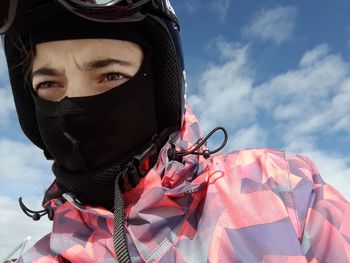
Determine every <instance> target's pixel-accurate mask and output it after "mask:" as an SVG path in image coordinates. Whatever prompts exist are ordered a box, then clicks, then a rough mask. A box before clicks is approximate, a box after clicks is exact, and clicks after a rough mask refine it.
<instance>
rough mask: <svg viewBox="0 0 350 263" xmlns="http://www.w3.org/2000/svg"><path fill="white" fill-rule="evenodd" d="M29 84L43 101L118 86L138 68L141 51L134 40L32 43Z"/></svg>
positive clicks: (77, 95)
mask: <svg viewBox="0 0 350 263" xmlns="http://www.w3.org/2000/svg"><path fill="white" fill-rule="evenodd" d="M35 51H36V53H35V56H34V59H33V66H32V86H33V89H34V91H35V92H36V93H37V94H38V96H39V97H40V98H42V99H45V100H50V101H60V100H62V99H63V98H64V97H83V96H92V95H97V94H100V93H103V92H106V91H108V90H110V89H112V88H115V87H118V86H120V85H121V84H123V83H125V82H127V81H128V80H129V79H130V78H132V77H133V76H134V75H135V74H136V73H137V71H138V70H139V68H140V66H141V63H142V60H143V52H142V49H141V48H140V46H138V45H137V44H135V43H132V42H128V41H122V40H112V39H80V40H62V41H53V42H46V43H42V44H38V45H36V50H35Z"/></svg>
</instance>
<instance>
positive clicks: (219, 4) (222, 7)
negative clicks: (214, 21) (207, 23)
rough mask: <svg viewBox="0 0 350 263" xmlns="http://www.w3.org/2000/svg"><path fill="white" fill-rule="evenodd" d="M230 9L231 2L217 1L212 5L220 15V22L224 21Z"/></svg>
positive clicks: (214, 10) (227, 0)
mask: <svg viewBox="0 0 350 263" xmlns="http://www.w3.org/2000/svg"><path fill="white" fill-rule="evenodd" d="M229 7H230V0H216V1H214V2H213V3H212V4H211V8H212V10H213V12H214V13H215V14H217V15H218V17H219V20H220V21H224V20H225V18H226V14H227V11H228V9H229Z"/></svg>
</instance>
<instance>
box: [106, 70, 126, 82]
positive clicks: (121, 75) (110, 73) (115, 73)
mask: <svg viewBox="0 0 350 263" xmlns="http://www.w3.org/2000/svg"><path fill="white" fill-rule="evenodd" d="M115 75H117V76H118V79H115V80H108V79H107V78H108V77H110V76H115ZM124 78H128V76H126V75H125V74H122V73H119V72H108V73H106V74H103V75H102V81H101V82H104V81H119V80H122V79H124Z"/></svg>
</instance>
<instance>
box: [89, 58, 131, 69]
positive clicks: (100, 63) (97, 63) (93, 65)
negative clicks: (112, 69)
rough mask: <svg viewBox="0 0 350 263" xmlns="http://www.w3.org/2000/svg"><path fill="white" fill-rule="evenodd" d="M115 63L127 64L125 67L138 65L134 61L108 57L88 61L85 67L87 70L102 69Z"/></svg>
mask: <svg viewBox="0 0 350 263" xmlns="http://www.w3.org/2000/svg"><path fill="white" fill-rule="evenodd" d="M115 64H117V65H120V66H125V67H136V66H137V65H136V64H135V63H132V62H129V61H125V60H120V59H112V58H107V59H96V60H91V61H89V62H88V63H85V64H84V68H85V69H86V70H93V69H101V68H105V67H108V66H111V65H115Z"/></svg>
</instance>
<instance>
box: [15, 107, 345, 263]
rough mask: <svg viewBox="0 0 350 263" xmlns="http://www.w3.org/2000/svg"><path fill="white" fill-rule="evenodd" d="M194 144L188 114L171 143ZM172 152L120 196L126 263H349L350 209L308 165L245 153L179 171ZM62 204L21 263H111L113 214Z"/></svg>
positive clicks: (192, 159) (192, 160) (195, 130)
mask: <svg viewBox="0 0 350 263" xmlns="http://www.w3.org/2000/svg"><path fill="white" fill-rule="evenodd" d="M200 137H201V134H200V130H199V127H198V123H197V120H196V118H195V116H194V115H193V114H192V113H191V112H190V110H189V109H188V108H187V109H186V114H185V120H184V125H183V129H182V130H181V132H179V134H177V136H176V138H175V139H174V138H173V139H174V140H176V141H175V144H176V145H177V147H179V148H180V149H189V148H191V146H192V145H193V144H195V143H196V142H197V141H198V138H200ZM169 147H170V146H169V145H165V146H164V148H163V149H162V151H161V153H160V156H159V160H158V162H157V164H156V165H155V166H154V167H153V168H152V169H151V170H150V172H149V173H148V174H147V175H146V177H144V178H143V179H142V181H141V182H140V184H139V185H138V186H137V187H136V188H134V189H133V190H131V191H129V192H126V193H125V194H124V200H125V204H126V209H125V217H126V221H125V229H126V235H127V239H128V248H129V253H130V256H131V258H132V261H133V262H166V263H169V262H196V263H197V262H198V263H199V262H247V263H255V262H264V263H266V262H273V263H279V262H281V263H282V262H283V263H287V262H288V263H293V262H298V263H302V262H312V263H317V262H329V263H345V262H350V204H349V202H347V201H346V200H345V199H344V198H343V197H342V196H341V195H340V194H339V193H338V192H337V191H336V190H334V189H333V188H332V187H331V186H329V185H327V184H326V183H325V182H324V181H323V180H322V179H321V177H320V175H319V172H318V171H317V169H316V167H315V166H314V165H313V164H312V162H311V161H310V160H309V159H308V158H306V157H302V156H288V155H287V154H286V153H285V152H284V151H280V150H275V149H250V150H241V151H234V152H232V153H230V154H221V155H216V156H212V157H211V158H209V159H207V160H206V159H204V158H203V157H202V156H200V157H198V156H193V155H191V156H186V157H184V160H183V163H180V162H177V161H170V162H169V160H168V158H167V154H166V152H167V149H168V148H169ZM64 198H65V200H66V201H65V202H62V201H61V200H60V199H55V200H52V201H51V205H53V206H54V207H55V216H54V221H53V228H52V232H51V233H50V234H48V235H47V236H45V237H44V238H42V239H41V240H40V241H39V242H38V243H37V244H36V245H35V246H34V247H33V248H31V249H30V250H29V251H27V252H26V253H25V254H24V255H23V257H22V258H20V259H19V262H33V263H42V262H104V263H107V262H115V252H114V249H113V242H112V232H113V214H112V212H110V211H107V210H105V209H103V208H97V207H89V206H86V207H83V206H80V205H79V204H77V203H75V202H74V199H73V198H72V197H71V196H70V195H64Z"/></svg>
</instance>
